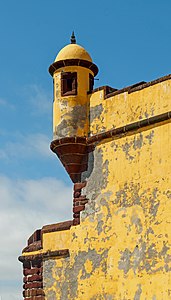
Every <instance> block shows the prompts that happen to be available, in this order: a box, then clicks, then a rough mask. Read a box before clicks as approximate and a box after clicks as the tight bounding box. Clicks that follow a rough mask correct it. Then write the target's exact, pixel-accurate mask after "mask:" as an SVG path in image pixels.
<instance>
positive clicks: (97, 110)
mask: <svg viewBox="0 0 171 300" xmlns="http://www.w3.org/2000/svg"><path fill="white" fill-rule="evenodd" d="M102 112H103V106H102V104H99V105H96V106H94V107H91V109H90V123H92V122H93V121H94V120H95V119H97V118H98V119H99V118H100V116H101V114H102Z"/></svg>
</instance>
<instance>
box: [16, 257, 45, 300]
mask: <svg viewBox="0 0 171 300" xmlns="http://www.w3.org/2000/svg"><path fill="white" fill-rule="evenodd" d="M19 261H21V262H22V263H23V275H24V278H23V282H24V285H23V289H24V291H23V297H24V299H26V300H29V299H32V300H33V299H36V300H37V299H42V300H44V299H45V294H44V291H43V277H42V276H43V260H42V256H41V255H33V256H31V255H29V256H28V257H27V258H26V257H24V256H20V257H19ZM40 297H41V298H40Z"/></svg>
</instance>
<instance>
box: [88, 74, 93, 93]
mask: <svg viewBox="0 0 171 300" xmlns="http://www.w3.org/2000/svg"><path fill="white" fill-rule="evenodd" d="M93 87H94V77H93V75H91V74H89V92H92V91H93Z"/></svg>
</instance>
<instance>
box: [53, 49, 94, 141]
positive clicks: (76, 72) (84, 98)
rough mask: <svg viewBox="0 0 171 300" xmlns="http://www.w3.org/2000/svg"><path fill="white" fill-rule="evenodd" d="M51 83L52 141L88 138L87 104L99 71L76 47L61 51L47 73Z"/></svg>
mask: <svg viewBox="0 0 171 300" xmlns="http://www.w3.org/2000/svg"><path fill="white" fill-rule="evenodd" d="M49 71H50V73H51V75H52V76H53V80H54V104H53V139H54V140H56V139H60V138H64V137H87V136H88V133H89V100H88V95H87V93H88V92H89V91H91V90H92V89H93V82H94V76H95V75H96V74H97V72H98V69H97V67H96V66H95V65H94V64H93V63H92V59H91V57H90V55H89V54H88V53H87V51H86V50H85V49H84V48H82V47H81V46H79V45H77V44H70V45H67V46H66V47H64V48H63V49H62V50H61V51H60V52H59V54H58V55H57V57H56V59H55V62H54V63H53V64H52V65H51V66H50V69H49Z"/></svg>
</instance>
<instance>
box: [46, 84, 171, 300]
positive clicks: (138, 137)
mask: <svg viewBox="0 0 171 300" xmlns="http://www.w3.org/2000/svg"><path fill="white" fill-rule="evenodd" d="M170 85H171V82H170V80H168V81H165V82H162V83H159V84H156V85H153V86H151V87H148V88H145V89H143V90H140V91H137V92H135V93H131V94H128V93H127V92H125V93H122V94H119V95H116V96H114V97H111V98H108V99H106V100H104V95H103V93H104V92H103V90H102V91H98V92H96V93H94V94H92V96H91V97H90V106H91V110H90V121H91V122H90V132H91V134H96V133H99V132H101V131H104V130H109V129H111V128H115V127H119V126H123V125H126V124H129V123H131V122H135V121H137V120H140V119H145V118H147V117H150V116H155V115H157V114H160V113H164V112H166V111H169V110H170V106H171V101H170V97H171V90H170ZM170 136H171V123H170V122H169V121H168V122H163V123H160V124H158V125H155V126H149V127H148V128H146V129H145V130H144V129H143V128H142V129H140V130H139V131H137V132H136V133H132V134H130V135H127V136H124V137H122V138H119V139H118V138H117V139H112V140H107V141H103V142H101V143H100V144H98V145H97V146H96V149H95V151H94V153H91V154H90V156H91V157H90V160H89V164H92V168H91V169H92V171H91V174H89V177H86V176H87V174H85V175H84V174H83V179H86V180H87V186H86V188H85V190H84V192H83V193H86V195H87V197H88V198H89V203H88V204H87V205H86V209H85V211H83V212H82V214H81V224H80V225H79V226H75V227H74V226H73V227H71V229H70V239H69V241H68V248H69V251H70V257H69V258H62V259H57V260H55V259H52V260H51V262H49V264H50V265H51V267H50V268H49V273H48V274H51V275H50V276H51V280H49V279H48V280H47V278H46V277H45V278H44V286H45V292H46V297H47V299H60V300H61V299H62V300H64V299H65V300H66V299H79V300H83V299H84V300H85V299H90V300H95V299H97V300H99V299H107V300H113V299H116V300H139V299H141V300H145V299H146V300H149V299H150V300H156V299H157V300H162V299H163V300H165V299H171V273H170V272H171V171H170V165H171V142H170ZM53 247H54V246H53ZM49 264H47V262H46V263H45V267H46V268H48V267H49Z"/></svg>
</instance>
